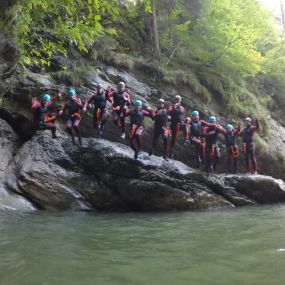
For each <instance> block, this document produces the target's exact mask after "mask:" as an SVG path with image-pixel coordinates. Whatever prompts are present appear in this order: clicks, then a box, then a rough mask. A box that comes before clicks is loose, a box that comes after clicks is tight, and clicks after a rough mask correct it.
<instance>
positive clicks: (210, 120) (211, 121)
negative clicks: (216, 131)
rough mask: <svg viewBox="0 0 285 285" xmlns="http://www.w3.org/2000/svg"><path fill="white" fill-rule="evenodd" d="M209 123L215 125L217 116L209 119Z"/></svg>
mask: <svg viewBox="0 0 285 285" xmlns="http://www.w3.org/2000/svg"><path fill="white" fill-rule="evenodd" d="M208 121H209V122H210V123H215V122H216V121H217V119H216V117H215V116H210V117H209V118H208Z"/></svg>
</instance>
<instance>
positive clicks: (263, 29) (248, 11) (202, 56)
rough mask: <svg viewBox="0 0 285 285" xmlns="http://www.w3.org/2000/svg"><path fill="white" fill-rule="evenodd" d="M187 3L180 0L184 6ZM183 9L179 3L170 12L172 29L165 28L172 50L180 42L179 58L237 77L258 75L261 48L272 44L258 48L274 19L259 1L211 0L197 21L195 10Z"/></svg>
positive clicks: (198, 66) (164, 42) (168, 46)
mask: <svg viewBox="0 0 285 285" xmlns="http://www.w3.org/2000/svg"><path fill="white" fill-rule="evenodd" d="M178 2H179V1H178ZM183 5H184V4H183V1H182V2H181V1H180V6H183ZM181 11H182V8H181V7H179V5H178V6H177V7H176V8H175V9H174V10H173V11H172V13H171V14H170V16H169V20H170V22H171V24H170V26H172V30H171V32H169V29H168V30H167V31H165V33H164V34H163V35H162V41H161V42H162V44H164V45H166V48H167V49H168V52H170V51H171V50H172V49H173V48H174V47H175V46H177V45H178V44H179V49H177V52H176V58H177V59H176V60H178V61H179V62H181V63H182V62H183V63H184V65H185V63H186V64H187V63H188V64H189V65H190V66H196V68H198V69H208V70H215V72H219V73H223V74H228V73H230V74H231V75H232V76H234V77H235V78H240V77H244V76H254V75H255V74H256V73H257V72H260V71H261V64H262V54H261V51H263V50H265V49H266V47H265V46H268V44H265V45H264V46H262V48H263V50H261V49H260V50H259V49H258V48H259V47H260V46H261V43H262V38H264V37H265V35H267V34H268V31H269V30H270V29H271V28H272V21H273V20H272V17H270V16H269V13H268V12H266V11H265V10H264V9H263V8H262V7H261V6H260V5H259V4H258V3H256V2H255V1H252V0H211V1H208V3H207V5H204V9H203V12H202V14H201V15H200V17H199V19H198V20H197V22H196V23H195V24H193V25H192V23H191V14H190V13H187V12H185V11H184V12H183V13H182V12H181ZM270 38H271V39H272V38H273V36H272V37H270ZM166 39H167V40H166ZM267 39H268V37H267Z"/></svg>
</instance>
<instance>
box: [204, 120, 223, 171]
mask: <svg viewBox="0 0 285 285" xmlns="http://www.w3.org/2000/svg"><path fill="white" fill-rule="evenodd" d="M216 121H217V119H216V117H215V116H210V117H209V119H208V122H209V123H211V124H212V125H211V126H209V127H206V128H205V129H204V131H203V134H204V136H205V143H206V146H205V154H206V167H205V171H206V172H209V170H210V171H214V172H215V171H216V168H217V163H218V161H219V160H220V158H221V152H220V148H219V146H218V144H217V140H218V135H219V134H222V133H223V127H222V126H220V125H218V124H217V123H216Z"/></svg>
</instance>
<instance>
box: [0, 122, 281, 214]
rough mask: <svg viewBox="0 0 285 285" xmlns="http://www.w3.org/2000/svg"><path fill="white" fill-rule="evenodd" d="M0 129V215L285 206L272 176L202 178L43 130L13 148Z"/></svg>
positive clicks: (102, 143)
mask: <svg viewBox="0 0 285 285" xmlns="http://www.w3.org/2000/svg"><path fill="white" fill-rule="evenodd" d="M0 122H1V121H0ZM1 124H2V128H3V129H4V128H5V127H6V131H5V132H6V133H5V134H4V135H3V131H2V133H1V135H2V136H5V138H3V137H1V139H0V143H1V145H2V148H3V153H2V154H1V159H0V160H1V173H2V175H1V185H0V186H1V187H0V207H1V208H5V207H6V208H9V207H11V208H13V206H11V205H14V208H24V209H34V208H37V209H46V210H83V211H86V210H95V211H144V212H145V211H172V210H197V209H209V208H220V207H235V206H244V205H252V204H256V203H261V204H264V203H275V202H284V201H285V190H284V189H285V185H284V182H283V181H281V180H275V179H273V178H271V177H266V176H259V175H256V176H239V175H231V176H222V175H214V176H210V177H207V176H205V175H204V174H202V173H199V172H196V171H194V170H193V169H191V168H189V167H188V166H186V165H184V164H182V163H181V162H177V161H174V160H170V161H168V162H166V161H164V160H162V159H161V158H159V157H155V156H151V157H148V156H147V155H146V154H145V153H142V154H141V155H140V157H139V160H137V161H135V160H133V158H132V157H133V152H132V150H131V149H130V148H129V147H127V146H125V145H122V144H119V143H112V142H110V141H106V140H97V139H93V138H88V139H84V140H83V145H82V146H81V147H79V146H74V145H72V144H71V141H70V139H69V138H67V137H60V138H59V139H57V140H53V139H52V138H51V136H50V133H49V132H48V131H44V132H38V133H36V135H35V136H34V137H33V138H32V139H31V140H30V141H28V142H26V143H25V144H24V145H22V146H21V147H19V146H18V145H17V136H16V135H15V134H13V131H12V130H11V128H9V126H7V125H5V122H3V121H2V122H1ZM5 140H9V142H10V143H9V144H7V143H6V141H5ZM5 147H6V148H5ZM7 189H8V190H9V192H8V191H7ZM3 197H4V198H3ZM17 203H19V205H20V206H19V205H18V207H16V206H15V205H17Z"/></svg>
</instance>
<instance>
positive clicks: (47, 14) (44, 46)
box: [8, 0, 118, 65]
mask: <svg viewBox="0 0 285 285" xmlns="http://www.w3.org/2000/svg"><path fill="white" fill-rule="evenodd" d="M117 14H118V9H117V1H116V0H111V1H107V0H49V1H46V0H26V1H19V2H18V4H17V5H16V6H14V7H13V9H12V10H11V11H10V19H11V21H10V23H9V27H8V28H9V29H11V30H12V31H13V36H14V38H15V39H16V41H17V44H18V46H19V48H20V51H21V57H20V61H21V63H22V64H24V65H30V64H35V65H38V64H40V65H49V64H50V59H51V57H52V56H53V55H54V54H57V53H60V54H63V55H67V50H68V47H69V46H70V45H75V46H76V47H77V48H78V49H79V50H80V51H82V52H87V51H88V48H89V47H90V46H91V45H92V44H93V43H94V39H95V38H96V37H98V36H99V35H102V34H108V35H110V36H114V35H116V30H115V29H114V27H113V26H112V25H111V21H112V20H113V19H114V17H116V16H117Z"/></svg>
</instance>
